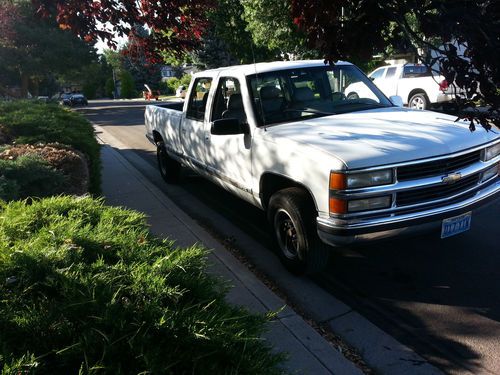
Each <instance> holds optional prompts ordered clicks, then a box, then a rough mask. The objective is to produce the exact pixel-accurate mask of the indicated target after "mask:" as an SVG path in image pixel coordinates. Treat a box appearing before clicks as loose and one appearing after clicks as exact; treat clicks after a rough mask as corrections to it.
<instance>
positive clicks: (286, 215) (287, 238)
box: [268, 188, 329, 275]
mask: <svg viewBox="0 0 500 375" xmlns="http://www.w3.org/2000/svg"><path fill="white" fill-rule="evenodd" d="M316 216H317V215H316V210H315V209H314V205H313V203H312V202H311V199H310V198H309V196H308V194H307V193H306V192H305V191H304V190H302V189H299V188H288V189H284V190H281V191H279V192H277V193H275V194H274V195H273V196H272V197H271V200H270V201H269V208H268V219H269V222H270V223H271V226H272V228H273V232H274V236H275V238H276V241H277V243H278V252H279V256H280V259H281V261H282V263H283V264H284V266H285V267H286V268H287V269H288V270H289V271H290V272H292V273H293V274H296V275H306V274H308V275H310V274H314V273H318V272H319V271H321V270H322V269H323V268H325V267H326V265H327V263H328V257H329V249H328V246H327V245H325V244H324V243H323V242H322V241H321V240H320V239H319V237H318V235H317V233H316Z"/></svg>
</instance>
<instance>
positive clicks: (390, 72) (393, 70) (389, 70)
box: [385, 67, 396, 78]
mask: <svg viewBox="0 0 500 375" xmlns="http://www.w3.org/2000/svg"><path fill="white" fill-rule="evenodd" d="M395 74H396V68H395V67H393V68H387V73H386V75H385V78H392V77H394V75H395Z"/></svg>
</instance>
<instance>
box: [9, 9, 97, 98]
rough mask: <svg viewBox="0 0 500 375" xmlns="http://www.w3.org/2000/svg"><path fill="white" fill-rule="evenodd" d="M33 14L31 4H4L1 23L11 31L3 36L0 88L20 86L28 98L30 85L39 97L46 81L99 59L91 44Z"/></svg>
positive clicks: (48, 20) (23, 94) (51, 21)
mask: <svg viewBox="0 0 500 375" xmlns="http://www.w3.org/2000/svg"><path fill="white" fill-rule="evenodd" d="M33 12H34V11H33V9H32V8H31V4H30V3H29V2H27V1H15V2H14V1H9V0H7V1H6V2H4V3H2V4H1V5H0V17H1V19H0V21H2V22H0V24H1V25H2V28H3V29H5V28H6V29H7V32H5V34H4V33H2V34H1V35H0V79H1V80H2V81H0V86H1V85H2V84H3V85H16V84H19V85H20V86H21V94H22V96H24V97H25V96H26V95H27V92H28V89H29V86H31V87H32V89H34V91H35V92H34V93H35V94H36V91H38V85H39V84H40V83H41V82H42V81H44V80H46V79H48V78H50V77H53V75H54V74H59V73H63V72H67V71H69V70H71V69H75V68H78V67H80V66H82V65H84V64H88V63H89V62H91V61H92V60H93V59H95V53H94V51H93V48H92V46H91V45H89V44H87V43H84V42H83V41H81V40H80V39H78V38H77V37H75V36H74V35H73V34H71V33H69V32H65V31H63V30H61V29H60V28H59V27H58V26H57V24H56V23H55V22H54V21H53V20H51V19H43V20H42V19H39V18H38V17H33ZM6 25H7V26H6Z"/></svg>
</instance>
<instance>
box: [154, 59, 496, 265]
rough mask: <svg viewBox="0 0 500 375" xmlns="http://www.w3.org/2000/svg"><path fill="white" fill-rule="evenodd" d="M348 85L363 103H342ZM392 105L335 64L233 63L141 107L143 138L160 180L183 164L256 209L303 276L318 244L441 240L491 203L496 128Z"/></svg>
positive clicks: (319, 258) (317, 254) (318, 256)
mask: <svg viewBox="0 0 500 375" xmlns="http://www.w3.org/2000/svg"><path fill="white" fill-rule="evenodd" d="M354 83H355V84H360V85H363V86H365V89H366V90H370V92H371V93H372V94H371V98H366V97H365V98H347V97H346V95H345V88H346V87H347V86H349V85H351V84H354ZM396 99H397V98H392V99H391V100H392V101H391V100H389V99H388V98H386V97H385V96H384V95H383V94H382V92H381V91H380V90H379V89H378V88H377V87H376V86H375V85H374V84H373V83H372V81H371V80H370V79H369V78H367V77H366V76H365V75H364V74H363V73H362V72H361V71H360V70H359V69H358V68H357V67H356V66H354V65H352V64H349V63H345V62H338V63H336V64H335V65H334V66H328V65H325V64H324V63H323V62H322V61H294V62H274V63H260V64H254V65H246V66H233V67H226V68H220V69H214V70H208V71H204V72H200V73H197V74H195V75H194V77H193V80H192V82H191V85H190V87H189V90H188V94H187V99H186V100H185V102H184V103H179V104H177V107H178V108H162V107H161V106H147V108H146V113H145V124H146V134H147V137H148V139H149V140H150V141H151V142H152V143H154V144H155V145H156V146H157V150H158V151H157V155H158V163H159V168H160V172H161V175H162V176H163V178H164V179H165V180H166V181H167V182H175V181H177V180H178V178H179V173H180V169H181V165H186V166H188V167H190V168H192V169H193V170H195V171H197V172H199V173H200V174H202V175H204V176H206V177H208V178H209V179H211V180H213V181H215V182H216V183H218V184H220V185H221V186H223V187H224V188H225V189H227V190H229V191H231V192H233V193H234V194H236V195H238V196H239V197H241V198H243V199H245V200H247V201H248V202H250V203H252V204H254V205H255V206H257V207H260V208H261V209H263V210H266V212H267V215H268V219H269V222H270V224H271V226H272V228H273V232H274V234H275V237H276V240H277V245H278V246H277V248H278V250H279V251H278V253H279V254H280V257H281V259H282V261H283V263H284V264H285V266H286V267H287V268H288V269H289V270H290V271H292V272H294V273H298V274H301V273H302V274H303V273H313V272H316V271H318V270H320V269H321V268H322V267H324V266H325V265H326V263H327V258H328V254H329V251H330V250H329V249H330V248H329V246H327V245H332V246H344V245H349V244H354V243H358V242H363V241H372V240H375V239H380V238H386V237H390V236H396V235H407V234H413V233H418V232H422V231H432V230H435V231H436V232H437V234H436V236H437V238H439V236H440V237H441V238H445V237H448V236H452V235H455V234H458V233H461V232H464V231H466V230H467V229H469V227H470V225H471V217H472V216H473V215H474V214H475V210H476V209H477V208H479V207H480V206H481V207H484V206H485V205H486V204H487V203H491V202H492V201H494V200H495V199H497V198H498V197H499V191H500V178H499V165H500V136H499V132H498V131H489V132H487V131H485V130H484V129H482V128H481V129H478V130H477V131H476V132H474V133H471V132H470V131H469V129H468V124H467V123H464V122H455V118H454V117H450V116H446V115H443V114H439V113H434V112H429V111H417V110H412V109H407V108H401V107H397V106H395V105H394V104H393V102H397V101H398V100H396ZM399 102H401V99H399ZM181 106H183V108H181ZM174 107H175V105H174ZM181 109H182V110H181Z"/></svg>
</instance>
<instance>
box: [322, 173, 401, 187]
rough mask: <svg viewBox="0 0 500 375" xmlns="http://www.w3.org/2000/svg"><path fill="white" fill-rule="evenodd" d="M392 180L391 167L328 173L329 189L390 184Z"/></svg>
mask: <svg viewBox="0 0 500 375" xmlns="http://www.w3.org/2000/svg"><path fill="white" fill-rule="evenodd" d="M393 181H394V177H393V172H392V169H383V170H380V171H373V172H361V173H350V174H344V173H336V172H331V173H330V189H331V190H344V189H354V188H361V187H370V186H379V185H387V184H392V183H393Z"/></svg>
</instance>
